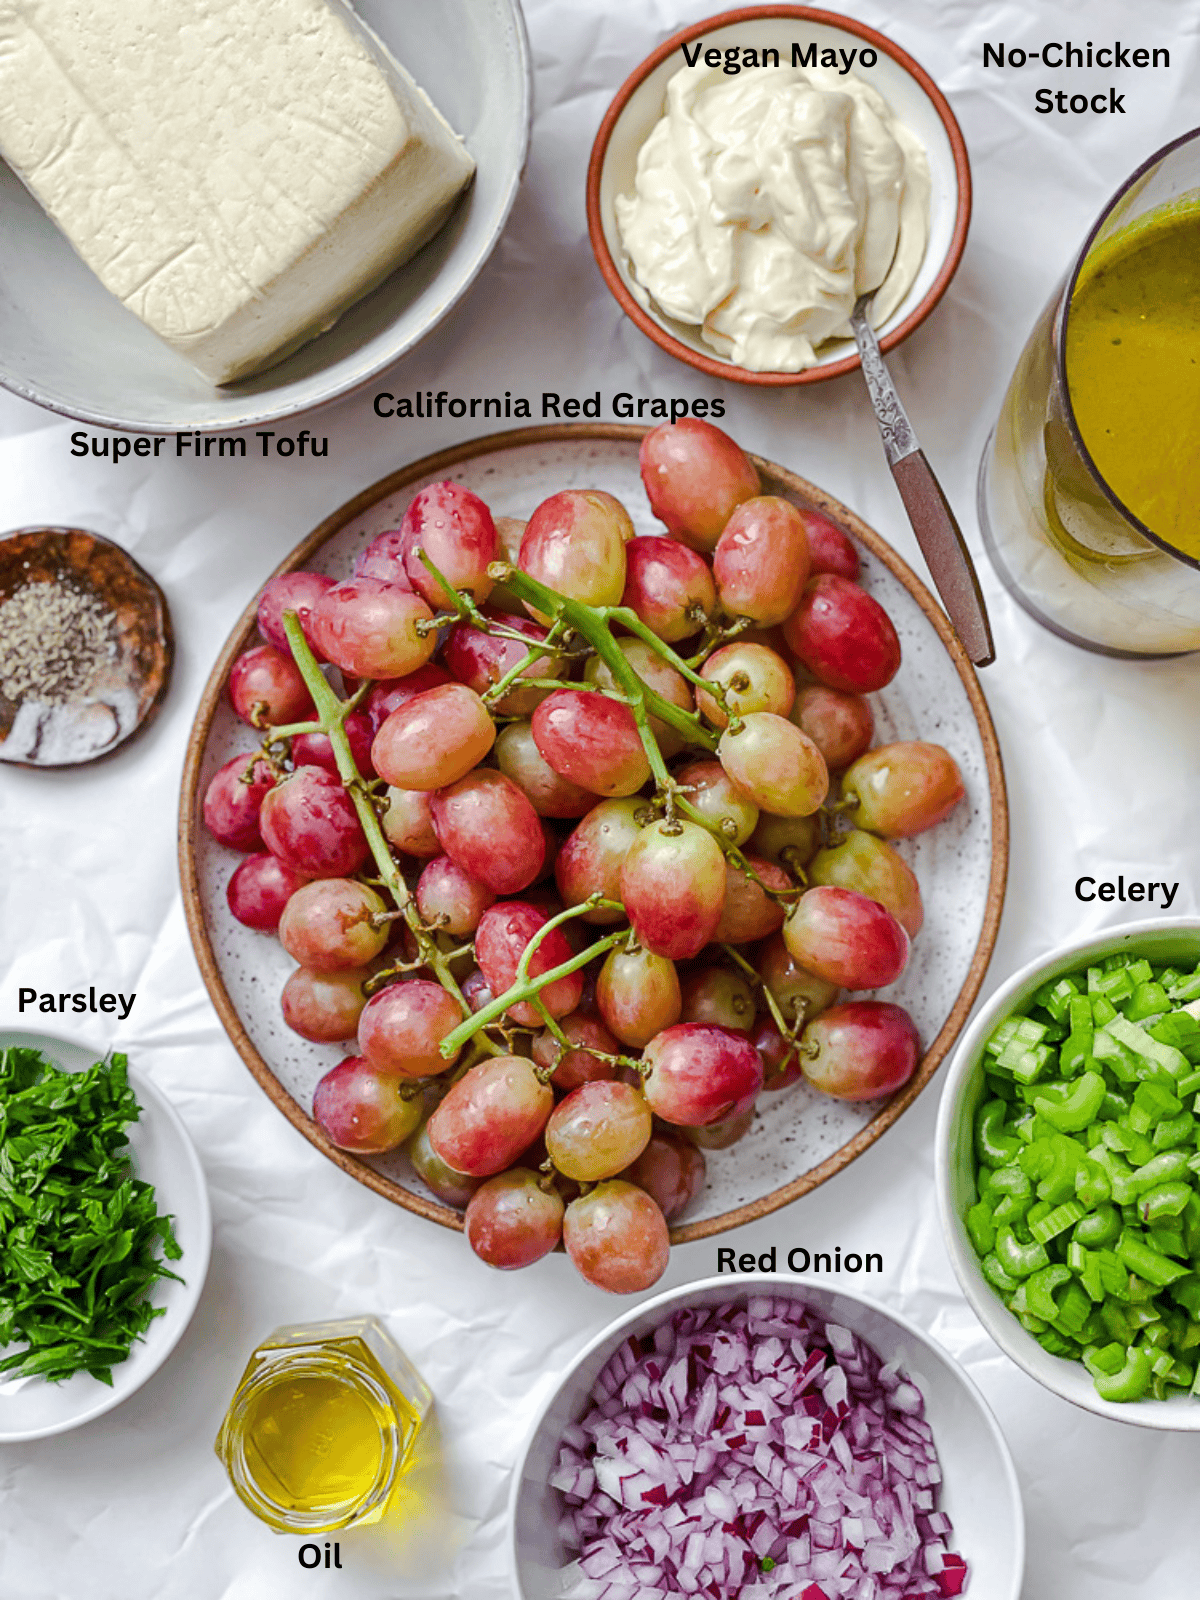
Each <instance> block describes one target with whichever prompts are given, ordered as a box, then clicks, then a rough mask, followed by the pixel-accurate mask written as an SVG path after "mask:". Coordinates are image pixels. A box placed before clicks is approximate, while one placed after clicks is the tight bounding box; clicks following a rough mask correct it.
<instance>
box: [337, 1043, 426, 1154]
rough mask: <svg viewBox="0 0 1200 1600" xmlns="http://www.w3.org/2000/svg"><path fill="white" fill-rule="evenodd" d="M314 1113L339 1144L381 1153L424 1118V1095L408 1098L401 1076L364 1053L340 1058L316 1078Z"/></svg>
mask: <svg viewBox="0 0 1200 1600" xmlns="http://www.w3.org/2000/svg"><path fill="white" fill-rule="evenodd" d="M313 1116H314V1117H315V1118H316V1120H317V1123H318V1125H319V1126H320V1127H321V1129H322V1131H323V1132H324V1133H325V1134H326V1136H327V1137H328V1138H329V1139H330V1140H331V1141H332V1143H334V1144H335V1145H337V1147H338V1149H339V1150H353V1151H354V1152H355V1153H356V1154H357V1155H364V1156H368V1155H379V1154H380V1153H381V1152H382V1151H384V1150H394V1149H395V1148H396V1146H397V1145H398V1144H403V1143H404V1141H405V1139H407V1138H408V1136H409V1134H410V1133H412V1131H413V1129H414V1128H415V1127H416V1126H417V1124H418V1122H420V1120H421V1101H420V1099H419V1097H418V1098H415V1099H412V1100H405V1099H404V1098H403V1097H402V1095H401V1092H400V1080H399V1079H398V1078H393V1077H390V1076H389V1075H388V1074H387V1073H383V1072H377V1071H376V1070H375V1068H374V1067H372V1066H371V1064H370V1062H369V1061H367V1060H365V1059H364V1058H363V1057H362V1056H348V1057H347V1058H346V1060H345V1061H339V1062H338V1064H337V1066H336V1067H330V1069H329V1071H328V1072H327V1073H326V1074H325V1076H324V1077H323V1078H322V1079H321V1081H320V1083H318V1084H317V1087H316V1090H315V1092H314V1094H313Z"/></svg>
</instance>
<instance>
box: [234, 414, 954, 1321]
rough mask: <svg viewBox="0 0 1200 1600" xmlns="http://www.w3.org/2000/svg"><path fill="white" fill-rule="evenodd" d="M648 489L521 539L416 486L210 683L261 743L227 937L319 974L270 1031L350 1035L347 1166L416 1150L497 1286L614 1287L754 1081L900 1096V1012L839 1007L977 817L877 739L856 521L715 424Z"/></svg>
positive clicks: (268, 603) (875, 658)
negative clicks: (337, 574)
mask: <svg viewBox="0 0 1200 1600" xmlns="http://www.w3.org/2000/svg"><path fill="white" fill-rule="evenodd" d="M641 471H642V480H643V483H644V484H645V487H646V491H647V494H648V497H649V501H650V505H651V508H652V509H653V511H654V513H655V514H656V516H657V517H658V518H659V519H660V520H661V521H662V522H663V523H664V524H665V530H666V531H665V533H663V534H661V535H656V536H651V537H642V536H638V535H637V534H636V533H635V530H634V527H633V524H632V522H631V520H630V517H629V515H628V512H627V511H626V510H625V508H624V506H622V505H621V503H620V502H619V501H618V500H616V499H615V498H614V497H613V496H612V495H610V494H607V493H605V492H604V491H602V490H567V491H564V492H562V493H559V494H554V495H551V496H550V498H549V499H547V500H545V501H543V502H542V504H541V505H539V506H537V507H536V509H535V510H534V511H533V513H532V515H531V516H530V518H529V520H528V522H527V523H522V522H519V521H516V520H514V519H509V518H495V519H493V517H492V515H491V514H490V512H489V510H488V508H487V506H486V505H485V504H484V502H483V501H482V500H481V499H479V497H478V496H477V495H475V494H473V493H472V492H471V491H470V490H468V489H465V488H463V487H462V486H460V485H458V484H455V483H450V482H444V483H435V484H432V485H430V486H429V487H427V488H425V489H422V490H421V491H420V492H419V493H418V494H417V495H416V496H415V497H414V499H413V500H412V502H411V504H410V505H409V507H408V510H407V512H406V513H405V516H404V519H403V521H402V523H401V525H400V527H399V528H397V529H392V530H388V531H387V532H385V533H381V534H379V536H378V537H377V538H375V539H374V540H373V541H372V542H371V543H370V544H369V545H368V546H367V547H366V549H365V550H364V551H363V552H362V554H361V555H360V556H359V558H358V561H357V562H356V564H355V569H354V571H353V573H352V574H351V575H350V576H349V577H347V578H345V579H343V580H342V581H341V582H336V581H335V580H334V579H332V578H330V577H326V576H323V575H322V574H320V573H316V572H294V573H290V574H287V575H285V576H282V577H278V578H274V579H272V580H271V581H270V582H269V583H268V584H267V586H266V588H265V589H264V590H263V593H262V596H261V600H260V603H259V608H258V622H259V627H260V631H261V633H262V635H263V638H264V641H265V642H264V643H263V644H261V645H258V646H256V647H255V648H253V649H251V650H248V651H246V652H245V654H243V655H242V656H240V657H239V658H238V660H237V661H236V662H235V664H234V666H233V669H232V671H231V673H230V677H229V694H230V698H231V701H232V704H233V707H234V709H235V710H236V712H237V713H238V715H239V716H241V717H242V718H243V719H244V720H245V721H246V722H248V723H249V724H251V725H252V726H253V727H254V728H255V729H258V730H260V732H261V736H262V744H261V748H260V749H259V750H258V751H256V752H255V753H254V754H253V755H243V756H238V757H236V758H234V759H233V760H231V761H229V762H228V763H226V765H225V766H224V767H222V768H221V769H220V771H218V772H217V774H216V775H215V777H214V778H213V779H212V781H211V783H210V785H209V787H208V790H207V792H206V795H205V800H204V816H205V821H206V823H207V825H208V827H209V829H210V831H211V832H212V833H213V835H214V836H215V837H216V838H217V839H218V840H220V841H221V842H222V843H223V844H226V845H229V846H231V847H232V848H234V849H236V850H240V851H242V852H245V859H244V860H243V861H242V862H241V863H240V865H239V866H238V867H237V869H236V870H235V871H234V873H233V876H232V877H231V879H230V880H229V886H228V899H229V905H230V909H231V910H232V912H233V915H234V916H235V917H236V918H238V920H239V921H241V922H243V923H245V924H246V925H248V926H249V927H252V928H256V929H260V930H262V931H264V932H277V933H278V936H279V939H280V941H281V942H282V944H283V946H284V948H285V949H286V950H287V952H288V953H289V955H290V956H292V957H293V959H294V960H295V961H296V962H297V963H298V965H297V967H296V970H295V971H294V972H293V973H292V975H291V976H290V977H289V978H288V980H287V983H286V985H285V986H284V991H283V999H282V1004H283V1014H284V1017H285V1019H286V1021H287V1023H288V1024H289V1026H290V1027H292V1028H293V1029H295V1030H296V1031H297V1032H298V1033H300V1034H301V1035H303V1037H304V1038H306V1039H310V1040H315V1041H320V1042H328V1043H335V1042H337V1043H349V1042H351V1041H353V1042H354V1045H355V1048H356V1051H357V1053H356V1054H354V1055H352V1056H349V1057H347V1058H346V1059H345V1060H343V1061H341V1062H340V1063H339V1064H338V1065H337V1066H335V1067H333V1068H332V1069H331V1070H330V1071H329V1072H327V1073H326V1074H325V1076H324V1077H323V1078H322V1079H321V1081H320V1083H319V1085H318V1086H317V1090H316V1094H315V1097H314V1102H313V1113H314V1116H315V1118H316V1120H317V1122H318V1123H319V1124H320V1126H321V1127H322V1128H323V1129H324V1131H325V1133H326V1134H327V1135H328V1137H329V1138H330V1139H331V1140H332V1141H333V1143H334V1144H335V1145H337V1146H338V1147H339V1148H341V1149H344V1150H349V1151H354V1152H358V1153H360V1154H372V1153H379V1152H382V1151H385V1150H389V1149H392V1148H394V1147H396V1146H397V1145H399V1144H400V1143H402V1142H404V1141H408V1150H409V1155H410V1157H411V1161H412V1165H413V1167H414V1169H415V1170H416V1172H417V1173H418V1174H419V1176H420V1177H421V1179H422V1180H423V1182H424V1183H425V1184H426V1185H427V1186H428V1188H429V1189H430V1190H431V1191H432V1192H433V1193H434V1194H435V1195H437V1196H438V1197H439V1198H440V1199H441V1200H443V1201H444V1202H445V1203H446V1204H448V1205H451V1206H456V1207H461V1208H465V1212H466V1216H465V1228H466V1235H467V1239H468V1241H469V1243H470V1245H471V1247H472V1248H473V1249H474V1250H475V1252H476V1253H477V1254H478V1255H479V1256H480V1257H481V1258H482V1259H483V1260H484V1261H486V1262H488V1263H489V1264H491V1265H492V1266H495V1267H500V1268H511V1267H519V1266H526V1265H528V1264H529V1263H531V1262H533V1261H536V1260H538V1259H539V1258H540V1257H541V1256H543V1255H545V1254H546V1253H547V1252H548V1251H550V1250H553V1249H554V1248H555V1247H556V1246H557V1245H558V1244H559V1242H560V1241H561V1242H562V1244H563V1245H564V1246H565V1249H566V1251H567V1254H568V1255H569V1256H570V1258H571V1260H572V1262H573V1263H574V1264H575V1266H576V1267H577V1268H578V1270H579V1271H580V1272H581V1273H582V1275H583V1276H584V1277H585V1278H586V1279H587V1280H588V1281H589V1282H591V1283H594V1284H596V1285H598V1286H599V1287H601V1288H604V1289H607V1290H610V1291H613V1292H618V1293H621V1292H629V1291H634V1290H640V1289H645V1288H647V1287H649V1286H650V1285H651V1284H652V1283H654V1282H655V1281H656V1279H657V1278H658V1277H659V1276H660V1274H661V1273H662V1271H663V1270H664V1268H665V1265H666V1261H667V1253H668V1248H669V1242H668V1226H667V1224H668V1221H669V1220H670V1219H671V1218H673V1217H675V1216H677V1215H678V1214H679V1213H680V1212H681V1211H682V1210H683V1209H684V1208H685V1207H686V1206H687V1205H688V1204H689V1203H690V1202H691V1201H692V1200H693V1199H694V1198H695V1196H696V1195H697V1193H698V1192H699V1190H700V1188H701V1187H702V1185H703V1182H704V1175H705V1158H704V1154H703V1151H704V1150H705V1149H719V1148H722V1147H723V1146H726V1145H729V1144H732V1143H733V1142H734V1141H736V1140H737V1139H738V1138H739V1137H741V1136H742V1134H744V1133H745V1131H746V1129H747V1128H748V1127H749V1125H750V1122H751V1119H752V1117H753V1114H754V1106H755V1101H756V1099H757V1097H758V1095H759V1093H760V1092H762V1091H763V1090H764V1089H767V1090H773V1089H782V1088H785V1087H786V1086H787V1085H788V1084H791V1083H794V1082H796V1081H797V1080H798V1079H799V1078H800V1077H801V1076H803V1077H804V1078H806V1079H807V1080H808V1082H809V1083H811V1084H813V1085H815V1086H816V1087H817V1088H819V1089H822V1090H824V1091H825V1092H827V1093H829V1094H832V1095H836V1096H840V1097H842V1098H844V1099H851V1100H855V1099H870V1098H873V1097H876V1096H879V1095H884V1094H888V1093H890V1092H891V1091H893V1090H895V1089H896V1088H898V1087H899V1086H900V1085H902V1084H903V1083H905V1082H906V1081H907V1080H908V1078H909V1077H911V1075H912V1073H913V1071H914V1070H915V1067H916V1064H917V1060H918V1058H919V1055H920V1044H919V1041H918V1038H917V1033H916V1030H915V1028H914V1026H913V1024H912V1022H911V1020H910V1019H909V1017H908V1016H907V1014H906V1013H905V1012H904V1011H903V1010H902V1009H901V1008H900V1007H898V1006H895V1005H892V1004H889V1003H887V1002H884V1001H879V1000H874V999H855V998H851V999H849V1000H847V1001H843V1002H842V1003H837V1002H838V1000H839V995H840V993H841V991H843V990H846V991H849V992H850V993H851V995H853V994H855V993H856V992H860V991H866V990H875V989H879V988H882V987H884V986H885V985H887V984H890V983H892V982H894V981H895V979H896V978H898V977H899V975H900V973H901V972H902V971H903V969H904V966H905V963H906V961H907V959H908V952H909V941H910V939H911V938H912V937H913V936H915V935H916V933H917V932H918V930H919V929H920V926H921V920H922V907H921V894H920V889H919V887H918V884H917V881H916V878H915V877H914V875H913V873H912V872H911V870H910V869H909V867H908V865H907V864H906V863H905V861H904V860H903V859H902V858H901V856H900V855H899V854H898V853H897V852H896V850H894V849H893V847H892V845H891V844H890V843H889V842H888V841H889V840H891V839H895V838H903V837H906V836H908V835H910V834H914V833H917V832H919V831H920V830H922V829H924V828H927V827H929V826H931V825H932V824H933V823H935V822H937V821H938V820H939V819H940V818H941V817H943V816H945V815H946V813H947V812H948V811H949V810H950V809H951V808H952V807H953V806H954V805H956V804H957V803H958V801H959V800H960V799H961V798H962V796H963V785H962V780H961V778H960V776H959V772H958V769H957V767H956V765H955V763H954V760H953V759H952V757H951V756H950V755H949V754H948V753H947V752H946V751H945V750H943V749H941V748H940V747H939V746H937V745H932V744H925V743H919V742H912V743H903V744H891V745H883V746H879V747H876V748H871V741H872V738H873V718H872V713H871V707H870V703H869V701H868V700H867V699H866V698H865V697H866V696H867V695H869V694H870V693H872V692H873V691H875V690H878V689H881V688H883V686H884V685H885V684H887V683H888V682H889V681H890V680H891V678H892V677H893V676H894V674H895V672H896V670H897V669H898V667H899V665H900V645H899V641H898V639H897V636H896V632H895V629H894V628H893V626H892V623H891V621H890V619H889V618H888V616H887V614H886V612H885V611H884V610H883V608H882V607H881V606H880V605H879V604H878V603H877V602H876V601H875V600H874V599H873V598H872V597H871V596H870V595H869V594H868V593H867V592H866V591H865V590H864V589H863V588H862V587H861V586H860V584H859V583H858V581H857V580H858V573H859V563H858V556H857V553H856V551H855V549H854V546H853V544H852V543H851V541H850V540H849V539H848V538H847V536H846V535H845V534H844V533H843V532H842V531H841V529H839V528H838V527H836V526H835V525H834V524H833V523H831V522H830V521H829V520H828V519H826V518H824V517H822V516H820V515H818V514H816V513H814V512H811V511H807V510H801V509H799V508H797V507H796V506H794V505H793V504H792V503H791V502H790V501H787V500H784V499H781V498H778V497H776V496H772V495H765V494H763V493H762V492H761V488H762V486H761V484H760V481H759V477H758V473H757V471H756V469H755V467H754V464H753V463H752V462H751V461H750V459H749V458H748V457H747V456H746V455H745V454H744V453H743V452H742V450H741V449H740V448H739V447H738V446H737V445H736V444H735V443H734V441H733V440H732V439H730V438H729V437H728V436H727V435H725V434H724V433H722V432H721V431H720V430H718V429H717V428H714V427H712V426H711V425H710V424H708V423H705V422H701V421H695V420H685V421H682V422H679V423H675V424H671V425H666V426H663V427H660V428H656V429H654V430H653V431H652V432H651V433H649V434H647V436H646V437H645V439H644V441H643V443H642V447H641ZM435 658H436V659H435ZM831 774H834V775H835V777H837V779H838V782H839V785H840V794H838V795H835V796H831V793H830V786H831Z"/></svg>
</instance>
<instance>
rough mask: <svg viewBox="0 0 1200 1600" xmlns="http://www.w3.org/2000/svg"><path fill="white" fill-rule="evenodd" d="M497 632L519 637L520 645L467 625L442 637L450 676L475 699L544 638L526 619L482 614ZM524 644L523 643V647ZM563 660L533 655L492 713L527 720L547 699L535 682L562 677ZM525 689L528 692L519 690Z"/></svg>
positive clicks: (455, 627) (543, 632) (459, 624)
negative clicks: (502, 630)
mask: <svg viewBox="0 0 1200 1600" xmlns="http://www.w3.org/2000/svg"><path fill="white" fill-rule="evenodd" d="M485 615H487V616H488V617H489V618H490V620H491V621H493V622H495V623H496V624H497V625H498V626H500V625H502V626H503V627H505V628H506V629H508V630H510V631H512V632H516V633H519V634H521V636H522V638H521V639H509V638H506V637H505V636H504V635H503V634H501V633H483V632H481V630H480V629H479V628H476V627H474V626H472V624H471V623H469V622H456V623H454V625H453V626H452V627H451V629H450V631H449V633H448V634H447V635H446V643H445V646H444V648H443V650H442V659H443V661H445V663H446V666H447V667H448V669H449V670H450V672H451V673H453V675H454V676H455V677H456V678H457V679H458V681H459V682H460V683H465V684H466V686H467V687H468V689H474V691H475V693H476V694H478V695H482V694H485V693H486V692H487V690H488V689H490V688H491V687H492V685H493V684H495V683H499V682H500V679H501V678H503V677H504V676H505V675H506V674H507V673H509V672H511V671H512V669H513V668H514V667H516V666H519V665H520V663H521V662H522V661H524V659H525V657H526V656H527V655H528V654H529V646H530V644H539V643H540V642H541V641H542V640H543V639H544V638H545V637H546V630H545V628H543V627H542V626H541V624H540V623H537V622H532V621H531V620H530V619H529V618H528V617H495V616H492V614H491V613H490V612H487V613H485ZM523 640H525V641H528V643H525V642H522V641H523ZM563 665H564V660H563V657H562V656H561V655H553V654H551V655H538V656H535V657H534V659H533V660H532V661H531V662H530V663H529V665H528V666H527V667H524V668H522V670H521V676H520V680H519V681H520V684H521V685H522V687H517V686H515V685H514V687H513V688H511V689H510V690H509V691H508V693H507V694H505V695H503V696H502V697H501V698H500V699H499V700H497V701H496V703H495V706H494V707H493V709H494V710H495V712H496V714H497V715H498V716H503V717H527V716H529V715H530V713H531V712H532V711H533V710H534V708H535V707H536V706H538V705H540V704H541V702H542V701H543V700H544V699H545V698H546V695H547V694H548V693H549V690H547V689H539V688H538V687H537V680H538V679H539V678H560V677H562V676H563V672H562V669H563ZM526 683H528V685H529V687H527V688H526V687H524V685H525V684H526Z"/></svg>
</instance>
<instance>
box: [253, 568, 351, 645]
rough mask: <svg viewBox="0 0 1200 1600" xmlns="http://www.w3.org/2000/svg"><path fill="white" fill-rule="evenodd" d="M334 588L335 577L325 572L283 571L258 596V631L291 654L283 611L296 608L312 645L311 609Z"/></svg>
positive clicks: (268, 641)
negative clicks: (284, 625) (327, 575)
mask: <svg viewBox="0 0 1200 1600" xmlns="http://www.w3.org/2000/svg"><path fill="white" fill-rule="evenodd" d="M332 588H333V579H332V578H327V577H326V576H325V574H324V573H323V572H282V573H280V575H279V576H278V577H277V578H271V579H269V580H268V582H267V583H266V584H265V585H264V587H263V592H262V593H261V594H260V595H259V597H258V631H259V632H260V633H261V634H262V636H263V638H264V639H265V640H266V641H267V643H268V644H273V645H274V646H275V648H276V650H279V651H281V652H282V653H283V654H284V655H287V656H290V655H291V646H290V645H289V644H288V636H287V634H286V633H285V632H284V631H283V613H284V612H285V611H294V612H295V613H296V619H297V621H298V622H299V624H300V629H301V632H302V633H303V634H304V637H305V638H306V639H307V640H308V642H309V644H310V645H311V644H312V643H313V640H312V636H311V633H310V625H311V623H312V609H313V607H314V606H315V605H316V603H317V601H318V600H319V599H320V598H321V596H322V595H323V594H324V593H325V591H326V589H332Z"/></svg>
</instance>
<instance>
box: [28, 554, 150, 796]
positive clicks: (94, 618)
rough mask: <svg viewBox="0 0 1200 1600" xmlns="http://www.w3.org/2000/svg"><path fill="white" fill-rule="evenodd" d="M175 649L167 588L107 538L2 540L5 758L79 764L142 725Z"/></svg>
mask: <svg viewBox="0 0 1200 1600" xmlns="http://www.w3.org/2000/svg"><path fill="white" fill-rule="evenodd" d="M173 654H174V640H173V638H172V634H171V619H170V613H169V612H168V610H167V601H166V597H165V595H164V594H163V592H162V590H161V589H160V588H159V587H158V585H157V584H156V583H155V582H154V580H153V578H151V577H150V576H149V574H148V573H146V572H144V571H143V570H142V568H141V567H140V566H139V565H138V564H137V562H136V561H134V559H133V558H132V556H130V555H128V554H127V553H126V552H125V551H124V550H122V549H121V547H120V545H117V544H114V543H113V542H112V540H111V539H105V538H102V537H101V536H100V535H99V534H96V533H85V532H84V531H83V530H82V529H79V528H21V529H18V530H17V531H16V532H15V533H11V534H9V535H7V537H5V538H3V539H0V761H8V762H13V763H16V764H18V765H21V766H33V767H65V766H77V765H79V764H80V763H81V762H84V761H94V760H95V759H96V758H97V757H98V756H102V755H107V754H108V753H109V752H110V751H112V750H114V749H116V748H117V746H118V745H121V744H123V743H124V741H125V740H126V739H128V738H129V737H130V736H131V735H132V734H134V733H136V732H137V731H138V729H139V728H142V727H144V726H145V724H146V723H147V721H148V720H149V719H150V717H151V716H152V715H153V714H154V712H155V711H156V710H157V708H158V706H159V704H160V702H161V700H162V697H163V695H164V694H165V692H166V687H167V680H168V679H169V677H170V673H171V661H172V657H173Z"/></svg>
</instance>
